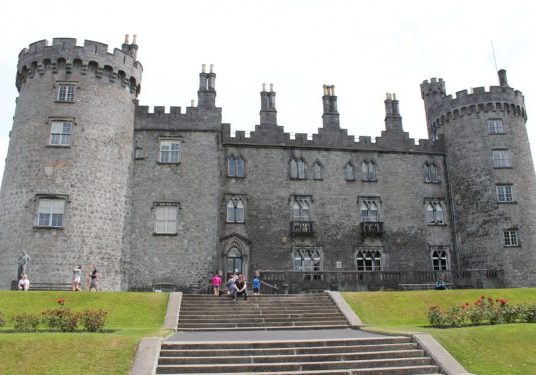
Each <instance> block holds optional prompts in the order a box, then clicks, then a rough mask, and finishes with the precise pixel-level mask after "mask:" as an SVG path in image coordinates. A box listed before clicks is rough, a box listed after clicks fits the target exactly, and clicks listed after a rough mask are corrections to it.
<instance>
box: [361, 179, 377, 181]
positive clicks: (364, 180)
mask: <svg viewBox="0 0 536 375" xmlns="http://www.w3.org/2000/svg"><path fill="white" fill-rule="evenodd" d="M361 181H363V182H378V179H374V180H365V179H361Z"/></svg>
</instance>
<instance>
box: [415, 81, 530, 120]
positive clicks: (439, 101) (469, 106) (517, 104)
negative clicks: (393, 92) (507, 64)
mask: <svg viewBox="0 0 536 375" xmlns="http://www.w3.org/2000/svg"><path fill="white" fill-rule="evenodd" d="M499 77H500V79H501V86H490V87H489V89H488V90H486V88H485V87H474V88H472V89H471V91H468V90H460V91H457V92H456V94H455V97H453V96H452V95H446V94H445V82H444V81H443V80H442V79H441V78H439V79H436V78H432V79H431V80H430V81H427V80H425V81H423V83H422V84H421V94H422V98H423V99H424V101H425V106H426V116H427V118H428V125H429V127H431V129H437V128H439V127H440V126H442V125H443V124H444V123H446V122H450V121H451V120H452V119H457V118H460V117H463V116H467V115H472V114H475V113H480V112H485V113H487V112H497V113H498V115H499V113H505V114H508V115H511V116H520V117H522V118H524V119H525V120H526V118H527V114H526V110H525V99H524V97H523V93H522V92H521V91H519V90H515V89H513V88H512V87H510V86H508V83H507V82H506V72H505V71H500V72H499Z"/></svg>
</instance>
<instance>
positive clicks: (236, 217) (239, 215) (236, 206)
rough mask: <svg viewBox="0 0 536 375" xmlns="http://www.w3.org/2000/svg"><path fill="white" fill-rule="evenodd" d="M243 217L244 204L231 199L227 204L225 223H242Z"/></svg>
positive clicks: (237, 199) (238, 199)
mask: <svg viewBox="0 0 536 375" xmlns="http://www.w3.org/2000/svg"><path fill="white" fill-rule="evenodd" d="M244 217H245V212H244V203H243V202H242V199H240V198H231V199H229V201H228V202H227V222H228V223H243V222H244Z"/></svg>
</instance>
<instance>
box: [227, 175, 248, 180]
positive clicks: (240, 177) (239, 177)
mask: <svg viewBox="0 0 536 375" xmlns="http://www.w3.org/2000/svg"><path fill="white" fill-rule="evenodd" d="M226 177H227V178H238V179H242V178H246V176H229V175H227V176H226Z"/></svg>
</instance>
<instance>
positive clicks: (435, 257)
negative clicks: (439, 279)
mask: <svg viewBox="0 0 536 375" xmlns="http://www.w3.org/2000/svg"><path fill="white" fill-rule="evenodd" d="M432 266H433V269H434V271H444V270H447V269H448V254H447V251H446V250H444V249H443V248H442V247H439V246H438V247H437V248H433V249H432Z"/></svg>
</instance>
